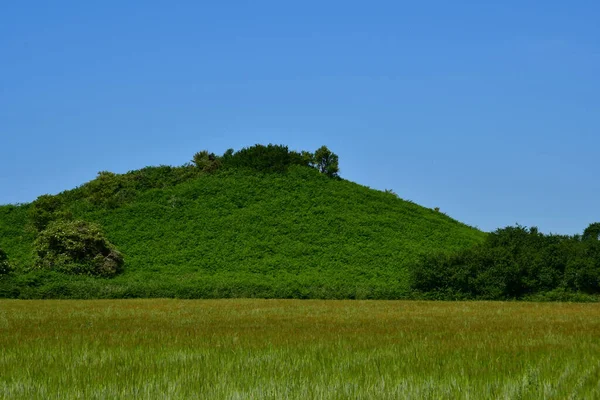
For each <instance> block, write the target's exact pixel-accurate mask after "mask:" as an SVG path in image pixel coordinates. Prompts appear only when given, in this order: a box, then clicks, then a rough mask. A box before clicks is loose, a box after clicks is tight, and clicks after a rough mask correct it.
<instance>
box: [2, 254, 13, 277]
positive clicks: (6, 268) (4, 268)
mask: <svg viewBox="0 0 600 400" xmlns="http://www.w3.org/2000/svg"><path fill="white" fill-rule="evenodd" d="M12 270H13V268H12V266H11V265H10V264H9V263H8V256H7V255H6V253H5V252H4V250H2V249H0V276H2V275H8V274H9V273H11V272H12Z"/></svg>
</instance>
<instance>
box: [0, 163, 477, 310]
mask: <svg viewBox="0 0 600 400" xmlns="http://www.w3.org/2000/svg"><path fill="white" fill-rule="evenodd" d="M54 200H55V201H54ZM53 201H54V203H53V204H54V205H53V207H54V209H53V212H56V213H57V214H59V215H60V216H61V217H64V216H67V217H68V218H72V219H77V220H84V221H88V222H91V223H95V224H98V225H100V226H101V227H102V229H103V231H104V232H105V234H106V237H107V238H108V240H110V242H111V243H113V244H114V245H115V246H116V248H117V249H119V251H120V252H121V253H122V254H123V256H124V259H125V267H124V272H123V273H122V274H121V275H119V276H117V277H115V278H112V279H102V278H97V277H92V276H74V275H65V274H61V273H57V272H52V271H36V270H34V269H31V268H30V267H31V266H32V265H33V254H34V249H33V243H34V239H35V237H36V232H35V226H34V224H33V223H32V221H31V218H32V216H33V217H34V218H35V216H36V215H39V214H40V213H39V212H38V211H39V210H37V211H36V208H35V203H34V204H24V205H7V206H0V247H1V248H3V249H4V250H5V251H6V253H7V254H8V255H9V257H10V259H11V263H12V264H14V265H15V267H16V271H15V272H13V273H12V274H11V275H10V276H8V277H4V278H1V279H0V296H1V297H21V298H47V297H53V298H66V297H72V298H122V297H183V298H211V297H278V298H405V297H407V296H409V292H410V282H409V267H410V266H411V265H414V264H415V263H416V262H417V261H418V259H419V257H420V255H422V254H426V253H429V252H437V251H440V250H443V251H454V250H457V249H461V248H465V247H468V246H471V245H473V244H474V243H478V242H480V241H481V240H483V238H484V236H485V234H484V233H482V232H480V231H478V230H476V229H474V228H471V227H469V226H466V225H464V224H461V223H459V222H457V221H455V220H453V219H451V218H449V217H448V216H446V215H444V214H442V213H439V212H436V211H434V210H430V209H428V208H424V207H421V206H419V205H416V204H414V203H412V202H409V201H404V200H402V199H400V198H398V197H397V196H396V195H394V194H392V193H385V192H380V191H377V190H373V189H369V188H367V187H364V186H361V185H358V184H356V183H352V182H349V181H346V180H343V179H339V178H332V177H329V176H327V175H326V174H322V173H319V171H318V170H317V169H315V168H311V167H308V166H301V165H291V166H290V167H289V168H287V169H286V170H285V171H283V172H277V173H268V172H259V171H257V170H253V169H250V168H223V169H219V170H217V171H213V172H210V173H208V172H205V171H201V170H199V169H198V168H197V167H195V166H192V165H187V166H183V167H148V168H145V169H142V170H139V171H132V172H130V173H128V174H123V175H115V174H110V173H101V174H99V177H98V178H97V179H96V180H94V181H91V182H88V183H87V184H85V185H82V186H81V187H79V188H77V189H74V190H71V191H67V192H64V193H61V194H59V195H57V196H53ZM55 203H56V204H55ZM47 217H48V216H47V215H44V218H47ZM47 219H51V217H48V218H47Z"/></svg>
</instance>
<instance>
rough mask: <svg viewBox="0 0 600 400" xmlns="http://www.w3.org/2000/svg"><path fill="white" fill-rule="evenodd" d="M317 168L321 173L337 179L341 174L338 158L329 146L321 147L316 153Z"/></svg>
mask: <svg viewBox="0 0 600 400" xmlns="http://www.w3.org/2000/svg"><path fill="white" fill-rule="evenodd" d="M315 166H316V167H317V169H318V170H319V171H320V172H321V173H323V174H325V175H327V176H330V177H336V176H338V173H339V172H340V168H339V164H338V156H337V154H335V153H334V152H332V151H331V150H329V149H328V148H327V146H321V147H320V148H319V149H317V151H315Z"/></svg>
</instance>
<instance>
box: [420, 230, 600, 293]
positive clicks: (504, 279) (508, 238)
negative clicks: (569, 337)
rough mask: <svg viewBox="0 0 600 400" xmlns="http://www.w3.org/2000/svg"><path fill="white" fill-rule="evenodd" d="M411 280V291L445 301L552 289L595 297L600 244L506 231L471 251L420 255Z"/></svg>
mask: <svg viewBox="0 0 600 400" xmlns="http://www.w3.org/2000/svg"><path fill="white" fill-rule="evenodd" d="M594 225H595V224H592V225H590V228H588V229H586V232H590V231H591V230H593V228H594ZM412 279H413V281H412V286H413V288H414V289H416V290H419V291H421V292H424V293H437V295H438V296H439V297H448V298H457V297H463V298H483V299H518V298H523V297H526V296H534V295H536V294H540V293H550V292H553V291H556V290H565V291H570V292H581V293H587V294H599V293H600V241H599V240H598V234H597V233H596V234H587V235H584V236H572V237H571V236H560V235H544V234H541V233H539V232H538V230H537V229H536V228H531V229H529V230H528V229H526V228H524V227H521V226H516V227H507V228H504V229H498V230H497V231H495V232H493V233H490V234H489V235H488V236H487V238H486V240H485V242H484V243H482V244H479V245H476V246H474V247H471V248H467V249H462V250H459V251H457V252H452V253H438V254H429V255H426V256H424V257H423V258H422V261H421V262H420V263H418V264H417V265H415V266H414V267H413V272H412Z"/></svg>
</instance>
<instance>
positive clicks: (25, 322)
mask: <svg viewBox="0 0 600 400" xmlns="http://www.w3.org/2000/svg"><path fill="white" fill-rule="evenodd" d="M0 398H6V399H20V398H23V399H36V398H44V399H53V398H61V399H68V398H77V399H115V398H124V399H128V398H131V399H133V398H135V399H140V398H156V399H158V398H161V399H162V398H202V399H286V398H289V399H299V398H301V399H306V400H308V399H371V398H373V399H399V398H413V399H422V398H435V399H438V398H449V399H450V398H471V399H481V398H510V399H512V398H524V399H528V398H534V399H538V398H539V399H542V398H544V399H550V398H555V399H565V398H582V399H588V398H589V399H597V398H600V306H598V305H597V304H565V303H559V304H556V303H554V304H546V303H518V302H511V303H501V302H452V303H445V302H402V301H316V300H315V301H313V300H306V301H296V300H201V301H196V300H187V301H186V300H117V301H111V300H99V301H70V300H68V301H17V300H8V301H7V300H3V301H0Z"/></svg>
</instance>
